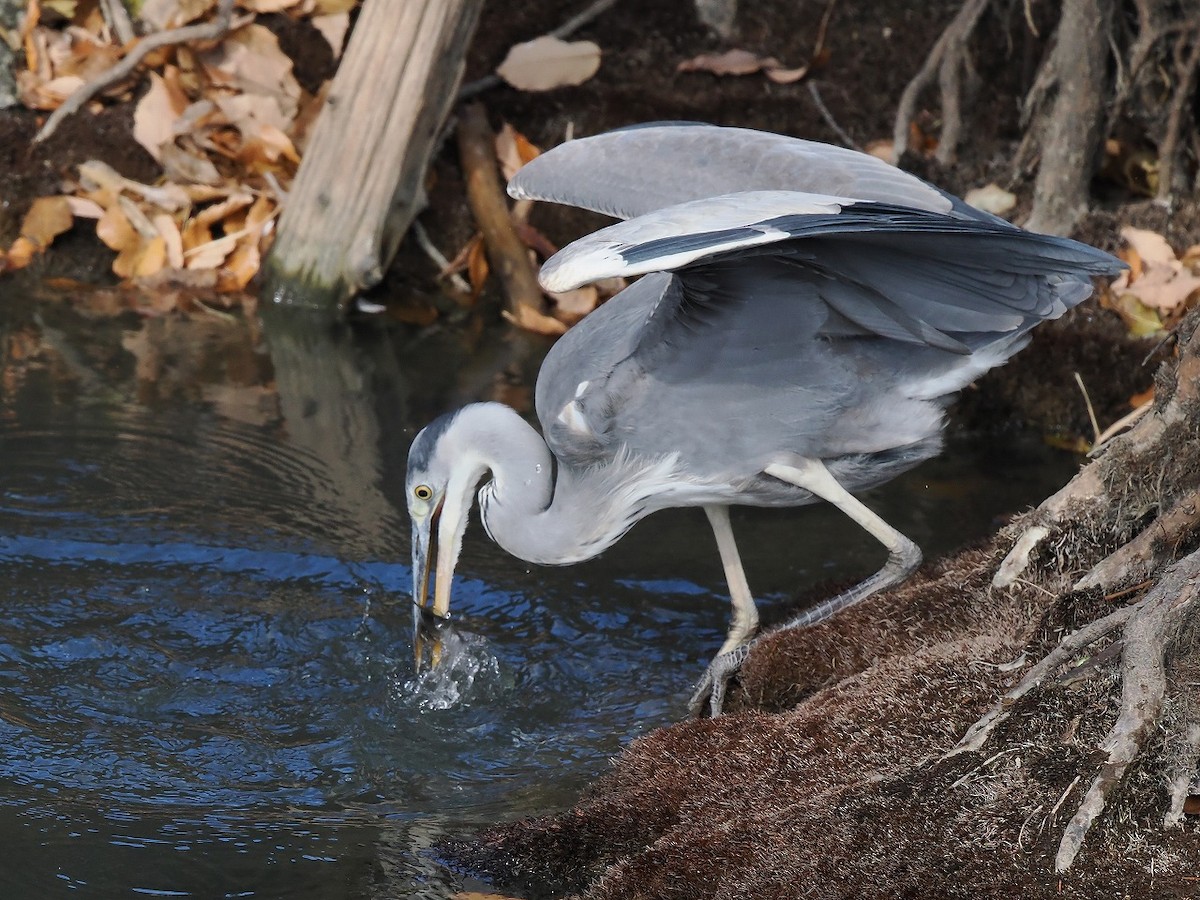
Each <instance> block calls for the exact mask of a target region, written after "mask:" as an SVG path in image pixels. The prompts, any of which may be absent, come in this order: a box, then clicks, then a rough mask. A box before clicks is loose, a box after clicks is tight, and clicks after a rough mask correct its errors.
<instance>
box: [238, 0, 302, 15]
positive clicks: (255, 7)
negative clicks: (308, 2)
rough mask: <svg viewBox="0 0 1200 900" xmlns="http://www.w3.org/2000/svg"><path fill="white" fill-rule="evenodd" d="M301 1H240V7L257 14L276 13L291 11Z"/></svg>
mask: <svg viewBox="0 0 1200 900" xmlns="http://www.w3.org/2000/svg"><path fill="white" fill-rule="evenodd" d="M299 3H300V0H238V6H240V7H242V9H248V10H250V11H251V12H256V13H275V12H283V10H285V9H291V8H292V7H293V6H296V5H298V4H299Z"/></svg>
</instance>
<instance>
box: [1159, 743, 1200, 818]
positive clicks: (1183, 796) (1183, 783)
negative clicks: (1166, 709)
mask: <svg viewBox="0 0 1200 900" xmlns="http://www.w3.org/2000/svg"><path fill="white" fill-rule="evenodd" d="M1183 738H1184V742H1185V743H1184V749H1183V752H1182V753H1181V754H1180V757H1179V760H1178V761H1177V762H1176V764H1175V770H1174V772H1173V773H1172V774H1171V777H1170V778H1168V779H1167V796H1168V797H1170V799H1171V803H1170V805H1169V806H1168V807H1167V813H1166V815H1164V816H1163V827H1165V828H1174V827H1176V826H1178V825H1179V824H1180V823H1181V822H1182V821H1183V810H1184V804H1185V803H1187V799H1188V797H1189V796H1191V795H1192V794H1194V793H1195V783H1196V769H1197V766H1198V765H1200V722H1191V723H1190V724H1189V725H1188V727H1187V732H1186V734H1184V736H1183Z"/></svg>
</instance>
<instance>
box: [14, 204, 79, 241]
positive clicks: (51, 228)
mask: <svg viewBox="0 0 1200 900" xmlns="http://www.w3.org/2000/svg"><path fill="white" fill-rule="evenodd" d="M74 222H75V217H74V216H73V215H71V204H70V203H68V202H67V198H66V197H38V198H37V199H36V200H34V201H33V205H32V206H30V207H29V212H27V213H26V214H25V218H24V220H22V222H21V237H23V238H25V239H26V240H28V241H30V242H31V243H32V244H34V245H35V246H36V247H37V248H38V249H39V250H45V249H46V248H47V247H49V246H50V245H51V244H52V243H54V239H55V238H56V237H58V236H59V235H60V234H62V233H63V232H64V231H66V230H68V229H69V228H70V227H71V226H72V225H73V224H74Z"/></svg>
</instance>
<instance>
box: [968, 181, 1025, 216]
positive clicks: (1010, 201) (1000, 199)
mask: <svg viewBox="0 0 1200 900" xmlns="http://www.w3.org/2000/svg"><path fill="white" fill-rule="evenodd" d="M963 199H964V200H966V201H967V203H969V204H970V205H971V206H973V207H975V208H976V209H982V210H983V211H984V212H989V213H991V214H992V215H994V216H1002V215H1004V214H1005V213H1007V212H1011V211H1012V209H1013V207H1015V206H1016V205H1017V195H1016V194H1014V193H1012V192H1011V191H1006V190H1005V189H1004V188H1002V187H1000V185H998V184H996V183H995V182H992V183H990V184H985V185H984V186H983V187H977V188H971V190H969V191H967V194H966V196H965V197H963Z"/></svg>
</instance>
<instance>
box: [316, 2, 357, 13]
mask: <svg viewBox="0 0 1200 900" xmlns="http://www.w3.org/2000/svg"><path fill="white" fill-rule="evenodd" d="M357 2H358V0H313V12H314V13H315V14H316V15H321V16H328V15H332V14H333V13H343V12H350V10H352V9H354V4H355V3H357Z"/></svg>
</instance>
